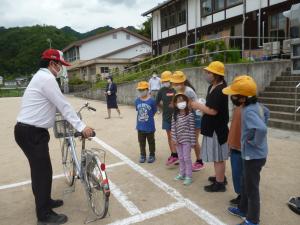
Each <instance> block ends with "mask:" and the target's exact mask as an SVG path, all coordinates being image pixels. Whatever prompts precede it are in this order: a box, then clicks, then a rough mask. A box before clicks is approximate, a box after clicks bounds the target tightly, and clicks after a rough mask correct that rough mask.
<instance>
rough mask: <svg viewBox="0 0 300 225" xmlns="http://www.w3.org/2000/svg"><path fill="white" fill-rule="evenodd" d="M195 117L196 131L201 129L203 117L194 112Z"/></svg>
mask: <svg viewBox="0 0 300 225" xmlns="http://www.w3.org/2000/svg"><path fill="white" fill-rule="evenodd" d="M194 116H195V128H196V129H201V120H202V116H200V115H197V114H196V112H195V111H194Z"/></svg>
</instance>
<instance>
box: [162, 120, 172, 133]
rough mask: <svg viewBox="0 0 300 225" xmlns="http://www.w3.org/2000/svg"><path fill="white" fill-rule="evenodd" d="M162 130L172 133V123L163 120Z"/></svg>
mask: <svg viewBox="0 0 300 225" xmlns="http://www.w3.org/2000/svg"><path fill="white" fill-rule="evenodd" d="M162 129H163V130H166V131H170V130H171V123H170V122H168V121H165V120H163V121H162Z"/></svg>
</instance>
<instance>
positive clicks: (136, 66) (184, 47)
mask: <svg viewBox="0 0 300 225" xmlns="http://www.w3.org/2000/svg"><path fill="white" fill-rule="evenodd" d="M242 38H244V39H247V40H248V41H249V42H250V46H251V41H252V40H258V39H260V40H270V39H271V40H274V41H275V40H277V41H279V40H285V39H286V38H283V37H276V38H274V37H261V38H258V37H242V36H223V37H218V38H214V39H210V40H204V41H200V42H196V43H192V44H189V45H186V46H183V47H181V48H178V49H175V50H173V51H169V52H167V53H164V54H161V55H159V56H157V57H155V58H151V59H149V60H146V61H144V62H141V63H139V64H137V65H133V66H130V67H128V68H127V69H125V70H123V71H122V72H120V71H116V72H113V73H111V74H110V75H111V76H114V75H116V74H120V73H123V74H124V73H126V72H128V71H130V70H132V69H134V68H138V67H140V66H141V65H143V64H146V63H149V62H152V61H155V60H157V59H159V58H162V57H164V56H167V55H170V56H172V55H173V54H174V53H177V52H179V51H180V50H182V49H189V48H190V47H193V46H197V45H201V44H202V45H204V49H206V48H205V44H207V43H209V42H213V41H218V40H234V41H235V40H236V39H242ZM234 43H235V42H234ZM234 45H235V44H234ZM234 47H235V46H234ZM259 47H260V48H261V47H262V46H259ZM249 50H252V49H249ZM241 51H242V50H241ZM244 51H248V50H244ZM194 56H195V55H194ZM152 70H153V68H152ZM147 71H148V69H147Z"/></svg>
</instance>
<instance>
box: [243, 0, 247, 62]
mask: <svg viewBox="0 0 300 225" xmlns="http://www.w3.org/2000/svg"><path fill="white" fill-rule="evenodd" d="M245 22H246V1H245V0H243V25H242V58H244V51H245Z"/></svg>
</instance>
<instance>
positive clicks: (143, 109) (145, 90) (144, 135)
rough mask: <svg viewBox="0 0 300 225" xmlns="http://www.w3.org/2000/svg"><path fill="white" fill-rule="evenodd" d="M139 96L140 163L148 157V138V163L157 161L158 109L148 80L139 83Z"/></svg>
mask: <svg viewBox="0 0 300 225" xmlns="http://www.w3.org/2000/svg"><path fill="white" fill-rule="evenodd" d="M136 89H137V91H138V98H137V99H136V100H135V107H136V111H137V124H136V129H137V131H138V141H139V145H140V160H139V162H140V163H144V162H145V161H146V159H147V157H146V140H147V141H148V145H149V152H150V154H149V158H148V160H147V162H148V163H153V162H154V161H155V138H154V133H155V122H154V115H155V113H156V111H157V107H156V102H155V100H154V99H153V98H151V96H150V95H149V84H148V82H146V81H141V82H139V83H138V85H137V88H136Z"/></svg>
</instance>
